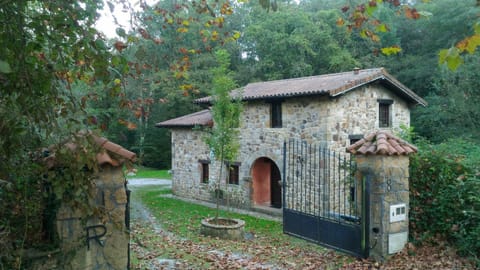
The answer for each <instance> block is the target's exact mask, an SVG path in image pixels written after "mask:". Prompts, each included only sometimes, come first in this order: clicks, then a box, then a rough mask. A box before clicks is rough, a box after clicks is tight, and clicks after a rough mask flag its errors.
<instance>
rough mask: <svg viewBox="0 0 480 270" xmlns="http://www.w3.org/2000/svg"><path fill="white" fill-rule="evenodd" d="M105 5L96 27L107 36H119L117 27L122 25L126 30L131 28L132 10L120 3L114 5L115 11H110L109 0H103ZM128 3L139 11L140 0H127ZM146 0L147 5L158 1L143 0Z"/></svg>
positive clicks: (144, 0)
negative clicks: (116, 22)
mask: <svg viewBox="0 0 480 270" xmlns="http://www.w3.org/2000/svg"><path fill="white" fill-rule="evenodd" d="M103 2H104V7H103V10H101V11H100V12H99V13H100V18H99V19H98V21H97V23H96V24H95V26H96V28H97V29H98V30H99V31H101V32H103V33H104V34H105V35H106V36H107V38H114V37H117V34H116V29H117V28H118V27H119V26H121V27H122V28H124V29H125V31H126V32H128V31H129V30H131V25H130V12H131V10H130V9H128V8H124V7H123V5H121V4H118V5H116V6H114V9H113V13H112V12H110V8H109V5H108V4H107V0H103ZM126 2H127V4H128V5H130V6H131V7H132V8H133V10H135V11H139V10H141V8H140V3H139V2H140V1H139V0H126ZM143 2H146V3H147V5H153V4H154V3H156V2H157V1H156V0H143ZM114 17H115V18H117V21H118V23H119V25H116V24H115V20H114Z"/></svg>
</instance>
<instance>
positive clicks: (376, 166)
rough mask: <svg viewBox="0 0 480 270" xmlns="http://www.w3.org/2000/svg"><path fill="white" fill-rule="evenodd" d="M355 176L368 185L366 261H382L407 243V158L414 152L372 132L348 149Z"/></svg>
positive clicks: (387, 135)
mask: <svg viewBox="0 0 480 270" xmlns="http://www.w3.org/2000/svg"><path fill="white" fill-rule="evenodd" d="M347 151H348V152H350V153H352V154H354V157H355V161H356V163H357V174H358V176H359V177H360V179H361V178H363V177H366V178H368V179H369V180H370V181H369V183H368V184H369V190H370V194H369V195H370V196H369V197H370V217H369V228H368V230H369V231H368V234H367V235H368V236H369V238H368V240H367V241H366V242H367V244H368V245H369V254H370V257H372V258H374V259H375V260H379V261H383V260H386V259H387V258H388V256H389V255H392V254H395V253H397V252H400V251H401V250H402V249H403V248H404V246H405V244H406V243H407V241H408V211H409V187H408V179H409V169H408V167H409V158H408V155H410V154H414V153H416V152H417V148H416V147H415V146H413V145H411V144H409V143H408V142H406V141H404V140H402V139H400V138H398V137H396V136H394V135H392V134H390V133H389V132H387V131H376V132H373V133H371V134H369V135H367V136H365V137H364V138H363V139H361V140H360V141H358V142H356V143H355V144H353V145H351V146H349V147H348V148H347Z"/></svg>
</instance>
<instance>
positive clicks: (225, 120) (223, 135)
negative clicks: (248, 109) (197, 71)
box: [206, 50, 242, 162]
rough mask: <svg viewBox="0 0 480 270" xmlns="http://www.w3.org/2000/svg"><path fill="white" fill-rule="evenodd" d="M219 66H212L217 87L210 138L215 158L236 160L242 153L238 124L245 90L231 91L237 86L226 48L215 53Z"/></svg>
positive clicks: (215, 89)
mask: <svg viewBox="0 0 480 270" xmlns="http://www.w3.org/2000/svg"><path fill="white" fill-rule="evenodd" d="M215 55H216V58H217V62H218V67H216V68H213V69H212V73H213V89H212V103H213V106H212V108H211V111H212V118H213V123H214V125H213V127H212V128H211V129H210V130H209V135H208V137H207V138H206V142H207V144H208V146H209V147H210V149H211V150H212V151H213V153H214V155H215V158H216V159H217V160H219V161H221V162H223V161H228V162H233V161H235V158H236V156H237V154H238V149H239V147H240V146H239V144H238V134H239V130H238V127H239V126H240V114H241V111H242V103H241V94H240V92H238V91H236V92H235V95H236V96H233V97H232V96H231V95H230V91H231V90H233V89H234V88H235V87H236V84H235V82H234V81H233V79H232V78H231V75H230V74H229V71H228V66H229V61H230V59H229V58H230V56H229V54H228V53H227V52H226V51H225V50H219V51H217V52H216V53H215Z"/></svg>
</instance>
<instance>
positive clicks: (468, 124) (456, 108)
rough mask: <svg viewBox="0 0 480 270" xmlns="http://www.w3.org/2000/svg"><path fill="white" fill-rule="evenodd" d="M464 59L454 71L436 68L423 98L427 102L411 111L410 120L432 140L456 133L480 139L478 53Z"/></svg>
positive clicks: (438, 139)
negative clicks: (434, 76)
mask: <svg viewBox="0 0 480 270" xmlns="http://www.w3.org/2000/svg"><path fill="white" fill-rule="evenodd" d="M465 60H466V62H465V64H464V65H463V66H461V67H460V68H459V69H458V72H455V73H454V72H451V71H448V70H443V71H442V72H439V73H438V77H437V78H435V79H434V84H433V87H432V91H431V92H430V94H429V95H428V96H427V97H426V98H425V99H426V100H427V102H428V103H429V105H428V106H427V107H425V108H423V107H422V108H420V107H418V108H416V109H415V110H413V112H412V124H413V125H414V126H416V127H417V130H418V132H419V133H420V134H421V135H423V136H425V137H427V138H429V140H431V141H433V142H435V143H438V142H442V141H444V140H446V139H448V138H459V137H462V138H469V139H471V140H474V141H477V142H480V139H479V138H480V106H478V104H479V103H480V75H479V74H480V67H479V65H478V61H480V56H478V55H473V56H469V57H466V58H465Z"/></svg>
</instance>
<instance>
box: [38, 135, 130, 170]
mask: <svg viewBox="0 0 480 270" xmlns="http://www.w3.org/2000/svg"><path fill="white" fill-rule="evenodd" d="M77 137H89V138H91V139H92V140H93V142H94V143H95V146H96V147H97V148H96V151H97V153H96V155H95V158H96V160H97V164H98V165H105V164H109V165H110V166H112V167H118V166H121V165H123V164H125V165H127V167H129V166H130V165H131V163H132V162H135V161H136V158H137V156H136V154H135V153H133V152H131V151H128V150H127V149H125V148H123V147H122V146H120V145H118V144H116V143H113V142H111V141H109V140H107V139H106V138H103V137H99V136H96V135H94V134H92V133H91V132H82V133H79V134H77ZM62 147H65V148H67V149H69V150H70V151H77V150H79V148H81V147H79V146H78V145H77V143H74V142H67V143H65V144H64V145H63V146H62ZM57 150H58V148H55V147H53V146H52V147H50V148H49V149H48V150H44V152H45V151H46V153H47V154H46V157H45V162H46V163H47V167H48V168H52V167H56V166H58V165H59V164H58V163H61V161H58V160H56V157H55V156H56V154H55V152H56V151H57ZM80 150H81V149H80Z"/></svg>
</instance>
